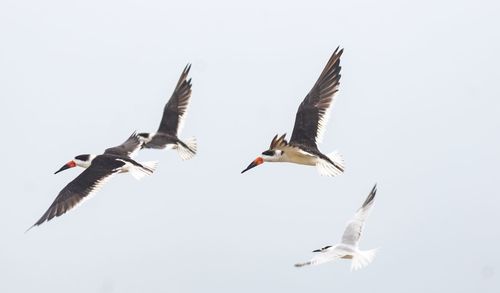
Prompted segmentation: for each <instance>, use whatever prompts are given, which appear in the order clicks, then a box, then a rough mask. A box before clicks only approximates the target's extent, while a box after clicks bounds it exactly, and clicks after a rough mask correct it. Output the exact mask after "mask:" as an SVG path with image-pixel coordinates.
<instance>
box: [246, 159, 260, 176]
mask: <svg viewBox="0 0 500 293" xmlns="http://www.w3.org/2000/svg"><path fill="white" fill-rule="evenodd" d="M262 163H264V159H262V158H261V157H257V159H255V160H253V162H251V163H250V165H248V167H247V168H246V169H245V170H243V171H241V174H243V173H245V172H246V171H248V170H250V169H252V168H253V167H257V166H258V165H260V164H262Z"/></svg>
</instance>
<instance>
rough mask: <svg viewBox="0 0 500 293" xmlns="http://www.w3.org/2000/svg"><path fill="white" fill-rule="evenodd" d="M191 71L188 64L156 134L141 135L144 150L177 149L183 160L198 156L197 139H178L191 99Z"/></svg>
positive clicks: (164, 110)
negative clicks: (189, 74)
mask: <svg viewBox="0 0 500 293" xmlns="http://www.w3.org/2000/svg"><path fill="white" fill-rule="evenodd" d="M190 69H191V65H190V64H188V65H186V67H185V68H184V70H183V71H182V74H181V76H180V78H179V81H178V82H177V85H176V86H175V90H174V93H173V94H172V96H171V97H170V100H169V101H168V103H167V104H166V105H165V108H164V109H163V117H162V119H161V122H160V127H159V128H158V130H157V131H156V132H154V133H145V132H143V133H139V137H141V139H142V141H144V146H143V147H144V148H150V149H164V148H173V149H177V151H178V153H179V155H180V156H181V158H182V159H183V160H188V159H191V158H192V157H193V156H194V155H195V154H196V148H197V144H196V138H194V137H192V138H189V139H187V140H186V141H182V140H180V139H179V138H178V135H179V134H180V132H181V130H182V127H183V124H184V119H185V118H186V114H187V109H188V106H189V99H190V97H191V79H187V76H188V73H189V70H190Z"/></svg>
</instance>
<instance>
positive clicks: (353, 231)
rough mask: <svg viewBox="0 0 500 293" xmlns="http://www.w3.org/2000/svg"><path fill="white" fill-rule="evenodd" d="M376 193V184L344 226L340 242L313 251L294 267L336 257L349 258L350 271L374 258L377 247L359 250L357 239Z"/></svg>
mask: <svg viewBox="0 0 500 293" xmlns="http://www.w3.org/2000/svg"><path fill="white" fill-rule="evenodd" d="M376 193H377V185H376V184H375V186H374V187H373V189H372V191H371V192H370V194H369V195H368V197H367V198H366V200H365V202H364V203H363V205H362V206H361V208H360V209H359V210H358V211H357V212H356V214H355V215H354V218H352V219H351V220H350V221H349V222H348V223H347V227H346V228H345V231H344V235H342V240H341V241H340V244H337V245H328V246H325V247H323V248H320V249H316V250H314V251H313V252H315V253H317V255H316V256H315V257H313V258H312V259H311V260H309V261H306V262H302V263H298V264H295V266H296V267H303V266H307V265H319V264H323V263H327V262H332V261H335V260H337V259H340V258H343V259H351V260H352V263H351V271H352V270H358V269H361V268H363V267H365V266H367V265H368V264H370V263H371V262H372V261H373V259H374V258H375V254H376V251H377V249H371V250H360V249H359V245H358V244H359V239H360V238H361V233H362V232H363V227H364V225H365V220H366V218H367V217H368V215H369V213H370V210H371V208H372V206H373V201H374V199H375V194H376Z"/></svg>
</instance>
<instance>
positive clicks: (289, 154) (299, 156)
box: [282, 150, 318, 166]
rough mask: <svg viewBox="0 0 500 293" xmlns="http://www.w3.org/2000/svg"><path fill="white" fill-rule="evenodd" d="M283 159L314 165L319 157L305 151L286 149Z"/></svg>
mask: <svg viewBox="0 0 500 293" xmlns="http://www.w3.org/2000/svg"><path fill="white" fill-rule="evenodd" d="M282 157H283V161H285V162H290V163H295V164H301V165H309V166H314V165H316V163H317V162H318V158H317V157H316V156H313V155H310V154H308V153H306V152H304V151H300V150H298V151H295V150H293V151H285V154H284V155H283V156H282Z"/></svg>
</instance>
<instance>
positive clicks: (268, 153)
mask: <svg viewBox="0 0 500 293" xmlns="http://www.w3.org/2000/svg"><path fill="white" fill-rule="evenodd" d="M262 154H263V155H265V156H270V157H272V156H274V151H271V150H268V151H265V152H262Z"/></svg>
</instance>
